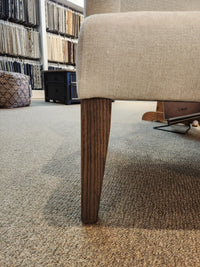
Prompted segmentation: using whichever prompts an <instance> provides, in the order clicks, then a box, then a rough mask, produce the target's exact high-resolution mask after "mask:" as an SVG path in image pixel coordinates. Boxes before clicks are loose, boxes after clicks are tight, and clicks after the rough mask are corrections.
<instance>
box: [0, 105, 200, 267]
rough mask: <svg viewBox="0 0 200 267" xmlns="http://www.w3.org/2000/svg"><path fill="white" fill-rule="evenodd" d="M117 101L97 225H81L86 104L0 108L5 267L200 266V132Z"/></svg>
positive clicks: (0, 225)
mask: <svg viewBox="0 0 200 267" xmlns="http://www.w3.org/2000/svg"><path fill="white" fill-rule="evenodd" d="M150 110H155V103H153V102H149V103H145V102H114V103H113V108H112V127H111V136H110V143H109V150H108V156H107V163H106V171H105V178H104V184H103V192H102V199H101V206H100V211H99V217H100V219H99V221H98V223H97V224H96V225H93V226H84V225H82V223H81V220H80V106H79V105H73V106H66V105H62V104H55V103H45V102H43V101H42V100H33V101H32V104H31V107H26V108H19V109H13V110H5V109H3V110H2V109H1V110H0V266H1V267H4V266H9V267H15V266H20V267H21V266H72V267H73V266H81V267H82V266H92V267H93V266H156V267H157V266H181V267H182V266H200V171H199V161H200V149H199V144H200V131H199V130H198V129H194V128H193V129H192V130H191V131H190V132H189V133H188V134H187V135H178V134H173V133H167V132H162V131H157V130H154V129H153V125H156V123H150V122H145V121H141V116H142V114H143V113H144V112H146V111H150Z"/></svg>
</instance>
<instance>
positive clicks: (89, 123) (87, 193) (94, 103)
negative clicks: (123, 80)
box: [81, 98, 112, 224]
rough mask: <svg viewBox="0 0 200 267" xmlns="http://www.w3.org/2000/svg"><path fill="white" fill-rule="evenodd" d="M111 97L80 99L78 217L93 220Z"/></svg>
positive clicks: (104, 154)
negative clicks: (79, 211) (79, 215)
mask: <svg viewBox="0 0 200 267" xmlns="http://www.w3.org/2000/svg"><path fill="white" fill-rule="evenodd" d="M111 102H112V101H111V100H110V99H105V98H92V99H83V100H81V218H82V221H83V223H89V224H92V223H95V222H96V221H97V220H98V210H99V203H100V196H101V189H102V183H103V176H104V169H105V162H106V155H107V147H108V141H109V134H110V121H111Z"/></svg>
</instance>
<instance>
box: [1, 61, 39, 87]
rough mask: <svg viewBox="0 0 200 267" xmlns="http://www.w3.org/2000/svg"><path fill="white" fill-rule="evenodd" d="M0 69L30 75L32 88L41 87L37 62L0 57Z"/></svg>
mask: <svg viewBox="0 0 200 267" xmlns="http://www.w3.org/2000/svg"><path fill="white" fill-rule="evenodd" d="M0 70H3V71H9V72H19V73H23V74H26V75H28V76H30V81H31V86H32V88H34V89H41V88H42V80H41V64H40V63H38V62H35V63H34V62H32V61H27V60H17V59H15V58H13V59H12V58H7V57H0Z"/></svg>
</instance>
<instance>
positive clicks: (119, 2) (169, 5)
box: [85, 0, 200, 16]
mask: <svg viewBox="0 0 200 267" xmlns="http://www.w3.org/2000/svg"><path fill="white" fill-rule="evenodd" d="M127 11H200V0H87V1H86V0H85V15H86V16H90V15H92V14H99V13H111V12H127Z"/></svg>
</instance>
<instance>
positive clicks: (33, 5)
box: [0, 0, 39, 26]
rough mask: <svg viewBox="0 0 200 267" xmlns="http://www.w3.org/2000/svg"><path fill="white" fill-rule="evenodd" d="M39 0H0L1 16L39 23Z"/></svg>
mask: <svg viewBox="0 0 200 267" xmlns="http://www.w3.org/2000/svg"><path fill="white" fill-rule="evenodd" d="M38 8H39V3H38V0H0V18H3V19H8V20H11V21H14V22H18V23H24V24H26V25H33V26H34V25H36V26H37V25H39V14H38V12H37V10H38Z"/></svg>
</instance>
